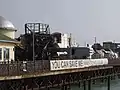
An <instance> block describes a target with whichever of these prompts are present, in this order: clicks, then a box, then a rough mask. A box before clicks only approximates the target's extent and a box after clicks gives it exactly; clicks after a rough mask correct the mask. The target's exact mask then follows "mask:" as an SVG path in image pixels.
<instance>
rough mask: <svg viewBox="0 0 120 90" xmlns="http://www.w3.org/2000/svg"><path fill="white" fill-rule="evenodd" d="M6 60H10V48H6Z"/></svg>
mask: <svg viewBox="0 0 120 90" xmlns="http://www.w3.org/2000/svg"><path fill="white" fill-rule="evenodd" d="M4 60H9V48H4Z"/></svg>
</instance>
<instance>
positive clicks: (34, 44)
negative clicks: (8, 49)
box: [33, 30, 35, 71]
mask: <svg viewBox="0 0 120 90" xmlns="http://www.w3.org/2000/svg"><path fill="white" fill-rule="evenodd" d="M34 38H35V36H34V30H33V63H34V71H35V40H34Z"/></svg>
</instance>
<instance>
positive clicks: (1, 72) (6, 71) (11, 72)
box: [0, 60, 50, 76]
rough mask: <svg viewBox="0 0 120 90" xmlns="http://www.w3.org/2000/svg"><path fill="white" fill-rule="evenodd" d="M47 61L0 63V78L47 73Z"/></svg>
mask: <svg viewBox="0 0 120 90" xmlns="http://www.w3.org/2000/svg"><path fill="white" fill-rule="evenodd" d="M49 65H50V64H49V61H48V60H44V62H43V61H42V60H38V61H35V62H33V61H16V62H4V63H0V76H16V75H24V74H33V73H42V72H48V71H50V70H49V67H50V66H49Z"/></svg>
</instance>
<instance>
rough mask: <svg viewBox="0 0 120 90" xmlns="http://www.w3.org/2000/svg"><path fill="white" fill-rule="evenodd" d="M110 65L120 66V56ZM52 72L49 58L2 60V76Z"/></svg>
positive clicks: (110, 61) (109, 62)
mask: <svg viewBox="0 0 120 90" xmlns="http://www.w3.org/2000/svg"><path fill="white" fill-rule="evenodd" d="M108 66H120V58H118V59H108ZM47 72H50V61H49V60H44V61H43V60H37V61H35V62H34V61H15V62H0V76H19V75H31V74H32V75H34V74H40V73H47Z"/></svg>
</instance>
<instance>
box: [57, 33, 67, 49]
mask: <svg viewBox="0 0 120 90" xmlns="http://www.w3.org/2000/svg"><path fill="white" fill-rule="evenodd" d="M58 45H59V47H60V48H67V47H68V46H69V40H68V35H67V34H62V35H61V43H58Z"/></svg>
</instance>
